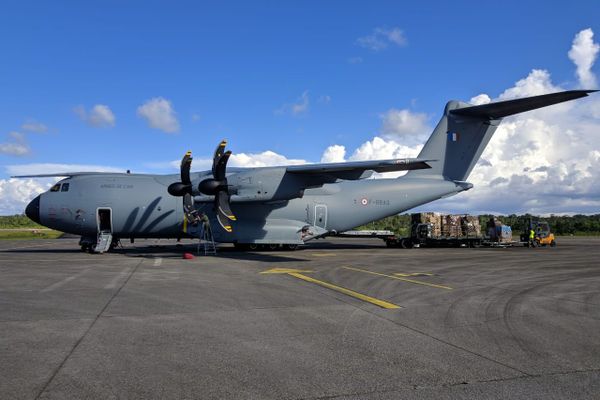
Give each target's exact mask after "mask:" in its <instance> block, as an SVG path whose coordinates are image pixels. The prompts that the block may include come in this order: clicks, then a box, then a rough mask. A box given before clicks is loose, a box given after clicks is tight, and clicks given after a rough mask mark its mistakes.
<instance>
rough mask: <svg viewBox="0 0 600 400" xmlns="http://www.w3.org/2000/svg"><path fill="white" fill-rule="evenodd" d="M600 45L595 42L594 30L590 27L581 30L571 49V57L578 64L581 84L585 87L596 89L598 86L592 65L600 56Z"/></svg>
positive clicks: (578, 75)
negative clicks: (599, 54) (599, 53)
mask: <svg viewBox="0 0 600 400" xmlns="http://www.w3.org/2000/svg"><path fill="white" fill-rule="evenodd" d="M599 51H600V45H598V43H594V32H593V31H592V30H591V29H590V28H588V29H584V30H582V31H581V32H579V33H578V34H577V35H576V36H575V39H573V45H572V46H571V50H569V58H570V59H571V60H572V61H573V62H574V63H575V65H576V66H577V71H576V72H577V77H578V78H579V84H580V86H581V87H582V88H584V89H595V88H597V87H598V82H597V80H596V76H595V75H594V73H593V72H592V66H593V65H594V62H595V61H596V58H597V57H598V52H599Z"/></svg>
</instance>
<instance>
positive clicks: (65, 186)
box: [60, 183, 69, 192]
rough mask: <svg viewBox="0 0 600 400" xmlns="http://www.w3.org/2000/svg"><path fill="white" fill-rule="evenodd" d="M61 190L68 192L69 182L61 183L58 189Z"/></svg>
mask: <svg viewBox="0 0 600 400" xmlns="http://www.w3.org/2000/svg"><path fill="white" fill-rule="evenodd" d="M60 191H61V192H68V191H69V184H68V183H63V185H62V189H60Z"/></svg>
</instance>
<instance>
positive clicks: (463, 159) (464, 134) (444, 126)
mask: <svg viewBox="0 0 600 400" xmlns="http://www.w3.org/2000/svg"><path fill="white" fill-rule="evenodd" d="M595 91H596V90H569V91H566V92H559V93H551V94H545V95H541V96H533V97H526V98H522V99H516V100H508V101H500V102H497V103H490V104H484V105H480V106H471V105H470V104H467V103H462V102H459V101H454V100H453V101H450V102H448V104H446V108H445V109H444V115H443V116H442V119H441V120H440V122H439V123H438V125H437V126H436V127H435V129H434V131H433V133H432V134H431V136H430V137H429V140H427V143H425V146H424V147H423V150H421V153H420V154H419V156H418V158H422V159H429V160H437V161H432V162H429V164H430V165H431V169H427V170H419V171H411V172H409V174H410V175H411V176H419V177H421V176H437V177H439V176H440V175H441V176H443V177H444V178H445V179H448V180H452V181H465V180H466V179H467V178H468V176H469V174H470V173H471V171H472V170H473V167H474V166H475V164H476V163H477V161H478V160H479V157H481V153H483V150H484V149H485V146H487V144H488V142H489V141H490V139H491V138H492V136H493V134H494V132H495V131H496V128H498V125H500V121H502V118H504V117H506V116H509V115H513V114H518V113H521V112H525V111H530V110H534V109H536V108H541V107H546V106H549V105H552V104H557V103H562V102H563V101H568V100H574V99H578V98H581V97H586V96H587V95H588V94H589V93H592V92H595Z"/></svg>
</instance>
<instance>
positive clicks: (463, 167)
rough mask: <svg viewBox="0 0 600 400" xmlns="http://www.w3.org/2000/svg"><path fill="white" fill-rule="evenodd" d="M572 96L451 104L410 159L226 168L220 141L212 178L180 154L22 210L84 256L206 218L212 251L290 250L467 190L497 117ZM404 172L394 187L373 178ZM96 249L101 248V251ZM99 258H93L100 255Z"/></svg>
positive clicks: (191, 233)
mask: <svg viewBox="0 0 600 400" xmlns="http://www.w3.org/2000/svg"><path fill="white" fill-rule="evenodd" d="M591 92H594V90H571V91H565V92H559V93H551V94H546V95H541V96H533V97H527V98H522V99H516V100H507V101H501V102H496V103H489V104H484V105H478V106H473V105H470V104H467V103H463V102H459V101H450V102H448V103H447V105H446V108H445V109H444V114H443V115H442V118H441V120H440V122H439V123H438V124H437V126H436V128H435V129H434V131H433V133H432V134H431V136H430V137H429V139H428V140H427V143H425V146H424V147H423V149H422V150H421V152H420V154H419V155H418V156H417V158H403V159H392V160H378V161H357V162H344V163H329V164H306V165H291V166H279V167H262V168H227V162H228V160H229V157H230V156H231V152H230V151H225V146H226V144H227V142H226V141H222V142H221V143H220V144H219V145H218V146H217V149H216V150H215V152H214V156H213V164H212V170H210V171H203V172H191V171H190V169H191V163H192V156H191V152H187V153H186V154H185V155H184V157H183V159H182V161H181V167H180V173H179V176H177V175H150V174H129V173H126V174H125V173H123V174H121V173H102V172H65V173H57V174H42V175H25V176H19V177H18V178H28V177H52V176H65V177H66V178H65V179H63V180H61V181H60V182H58V183H57V184H56V185H54V186H53V187H52V188H51V189H50V190H49V191H47V192H45V193H43V194H41V195H39V196H37V197H36V198H35V199H33V200H32V201H31V202H30V203H29V205H28V206H27V208H26V210H25V213H26V214H27V216H28V217H29V218H31V219H32V220H34V221H35V222H38V223H40V224H42V225H45V226H47V227H49V228H52V229H57V230H60V231H63V232H68V233H72V234H76V235H81V237H82V239H81V241H80V244H81V246H82V248H84V247H87V248H90V249H91V250H92V251H95V250H96V249H97V248H98V246H104V247H103V248H102V250H103V249H108V247H110V246H108V247H107V244H106V241H107V240H112V241H115V240H118V239H120V238H130V239H131V240H133V239H135V238H176V239H180V238H183V237H192V238H194V237H195V238H198V237H199V236H200V235H201V226H202V224H198V223H197V218H198V216H200V215H205V216H206V217H207V218H208V220H209V223H210V224H211V225H212V229H211V232H212V236H213V238H214V241H216V242H228V243H234V244H235V245H236V246H239V247H243V248H248V247H249V248H254V247H255V246H259V245H265V246H269V247H272V248H274V247H278V246H281V245H283V246H286V247H288V248H290V249H293V248H295V247H296V246H298V245H300V244H303V243H305V242H306V241H309V240H311V239H315V238H319V237H323V236H327V235H328V234H331V233H334V232H343V231H347V230H349V229H352V228H354V227H356V226H359V225H363V224H365V223H368V222H370V221H373V220H377V219H380V218H384V217H386V216H390V215H395V214H398V213H400V212H404V211H406V210H409V209H411V208H414V207H416V206H419V205H422V204H425V203H428V202H431V201H434V200H437V199H440V198H443V197H448V196H452V195H455V194H457V193H460V192H462V191H465V190H469V189H471V188H472V187H473V185H472V184H471V183H469V182H467V178H468V177H469V175H470V173H471V171H472V170H473V168H474V167H475V164H476V163H477V161H478V160H479V157H480V156H481V154H482V152H483V151H484V149H485V147H486V145H487V144H488V142H489V141H490V139H491V138H492V135H493V134H494V132H495V131H496V129H497V127H498V125H499V124H500V122H501V121H502V118H504V117H507V116H509V115H513V114H517V113H521V112H525V111H530V110H534V109H536V108H540V107H546V106H550V105H553V104H557V103H561V102H564V101H568V100H574V99H578V98H581V97H586V96H587V95H588V94H589V93H591ZM393 171H407V173H406V174H405V175H404V176H401V177H399V178H395V179H366V178H369V177H370V176H372V174H373V173H375V172H379V173H382V172H393ZM98 249H99V248H98ZM99 250H100V249H99Z"/></svg>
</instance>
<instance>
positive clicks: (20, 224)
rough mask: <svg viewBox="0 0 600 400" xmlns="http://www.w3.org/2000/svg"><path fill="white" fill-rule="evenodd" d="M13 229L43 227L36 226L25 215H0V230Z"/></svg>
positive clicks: (41, 227) (40, 227)
mask: <svg viewBox="0 0 600 400" xmlns="http://www.w3.org/2000/svg"><path fill="white" fill-rule="evenodd" d="M14 228H39V229H44V227H43V226H41V225H39V224H36V223H35V222H33V221H32V220H30V219H29V218H27V217H26V216H25V215H0V229H14Z"/></svg>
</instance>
